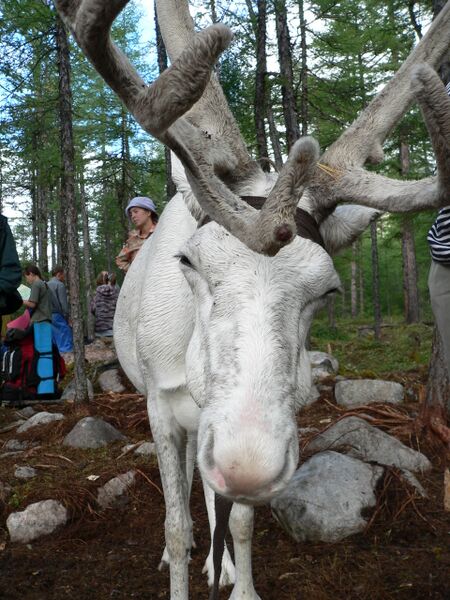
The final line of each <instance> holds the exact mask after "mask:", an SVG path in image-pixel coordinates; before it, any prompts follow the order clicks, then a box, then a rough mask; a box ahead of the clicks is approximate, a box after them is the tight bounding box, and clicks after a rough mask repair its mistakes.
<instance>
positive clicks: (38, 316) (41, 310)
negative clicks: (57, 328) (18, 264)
mask: <svg viewBox="0 0 450 600" xmlns="http://www.w3.org/2000/svg"><path fill="white" fill-rule="evenodd" d="M23 273H24V275H25V279H26V281H27V283H28V284H29V285H30V286H31V292H30V297H29V298H28V300H24V301H23V304H24V306H26V307H27V308H29V309H31V311H32V314H31V322H32V323H42V322H45V321H48V322H49V323H51V322H52V300H51V295H50V290H49V289H48V285H47V284H46V283H45V281H43V280H42V275H41V272H40V270H39V268H38V267H36V265H27V266H26V267H25V268H24V270H23Z"/></svg>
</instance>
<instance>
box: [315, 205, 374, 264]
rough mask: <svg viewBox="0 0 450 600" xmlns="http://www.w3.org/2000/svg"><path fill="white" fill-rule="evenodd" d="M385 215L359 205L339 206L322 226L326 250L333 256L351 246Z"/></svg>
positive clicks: (321, 230)
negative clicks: (373, 222) (367, 228)
mask: <svg viewBox="0 0 450 600" xmlns="http://www.w3.org/2000/svg"><path fill="white" fill-rule="evenodd" d="M382 214H383V213H382V212H381V211H379V210H375V209H374V208H367V207H366V206H360V205H359V204H344V205H342V206H338V207H336V208H335V210H334V211H333V212H332V213H331V215H329V216H328V217H327V218H326V219H325V220H324V221H323V223H322V224H321V225H320V233H321V234H322V238H323V240H324V242H325V248H326V250H327V252H329V253H330V254H331V255H333V254H336V253H337V252H339V250H342V249H343V248H346V247H347V246H350V244H352V242H354V241H355V240H356V238H357V237H358V236H360V235H361V234H362V232H363V231H364V230H365V229H366V227H367V226H368V225H369V224H370V223H371V222H372V221H374V220H375V219H378V217H380V216H381V215H382Z"/></svg>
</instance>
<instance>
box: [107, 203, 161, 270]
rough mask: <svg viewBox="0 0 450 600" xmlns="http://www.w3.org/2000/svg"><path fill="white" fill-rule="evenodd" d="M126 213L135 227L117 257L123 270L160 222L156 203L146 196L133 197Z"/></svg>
mask: <svg viewBox="0 0 450 600" xmlns="http://www.w3.org/2000/svg"><path fill="white" fill-rule="evenodd" d="M125 214H126V215H127V217H128V219H129V220H130V221H131V223H132V224H133V225H134V227H135V229H134V230H132V231H131V232H130V234H129V236H128V239H127V241H126V244H125V246H124V247H123V248H122V250H121V251H120V252H119V255H118V256H117V257H116V265H117V266H118V267H119V269H121V270H122V271H128V269H129V267H130V265H131V263H132V262H133V260H134V258H135V257H136V254H137V253H138V251H139V250H140V248H141V246H142V244H143V243H144V242H145V240H146V239H147V238H149V237H150V236H151V235H152V233H153V232H154V230H155V227H156V224H157V223H158V213H157V212H156V206H155V203H154V202H153V200H151V199H150V198H147V197H146V196H137V197H136V198H133V199H132V200H131V201H130V202H129V204H128V206H127V207H126V209H125Z"/></svg>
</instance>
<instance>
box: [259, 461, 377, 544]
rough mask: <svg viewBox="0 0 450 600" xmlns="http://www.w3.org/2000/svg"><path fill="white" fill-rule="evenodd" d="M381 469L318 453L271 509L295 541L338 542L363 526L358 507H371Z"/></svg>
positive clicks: (273, 503) (298, 473) (374, 499)
mask: <svg viewBox="0 0 450 600" xmlns="http://www.w3.org/2000/svg"><path fill="white" fill-rule="evenodd" d="M382 474H383V468H382V467H376V466H375V467H373V466H371V465H367V464H365V463H363V462H362V461H359V460H356V459H354V458H350V457H349V456H344V455H342V454H338V453H337V452H324V453H321V454H316V455H315V456H313V457H312V458H310V459H309V460H308V461H307V462H306V463H304V464H303V465H302V466H301V467H300V469H298V471H297V472H296V473H295V474H294V476H293V478H292V479H291V481H290V483H289V485H288V487H287V488H286V489H285V490H284V491H283V492H282V493H281V494H280V495H279V496H277V497H276V498H275V499H274V500H272V502H271V507H272V512H273V514H274V515H275V517H276V519H277V520H278V521H279V522H280V524H281V525H282V526H283V527H284V529H285V530H286V531H287V532H288V533H289V534H290V535H291V536H292V537H293V538H294V539H295V540H297V541H298V542H304V541H322V542H337V541H339V540H342V539H344V538H346V537H347V536H349V535H352V534H354V533H357V532H359V531H362V530H363V529H364V527H365V526H366V524H367V523H366V521H365V519H364V518H363V517H362V516H361V511H362V510H363V509H365V508H369V507H372V506H375V504H376V497H375V487H376V484H377V481H378V479H379V478H380V477H381V475H382Z"/></svg>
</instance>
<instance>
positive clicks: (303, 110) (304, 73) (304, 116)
mask: <svg viewBox="0 0 450 600" xmlns="http://www.w3.org/2000/svg"><path fill="white" fill-rule="evenodd" d="M304 9H305V7H304V2H303V0H299V1H298V13H299V18H300V54H301V68H300V90H301V92H300V131H301V134H302V135H308V120H309V115H308V53H307V44H306V21H305V10H304Z"/></svg>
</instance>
